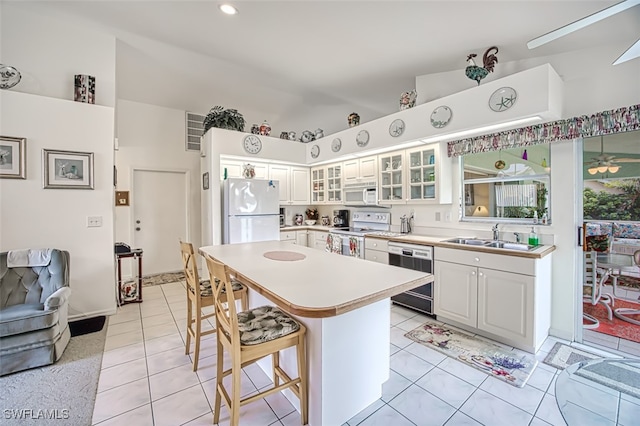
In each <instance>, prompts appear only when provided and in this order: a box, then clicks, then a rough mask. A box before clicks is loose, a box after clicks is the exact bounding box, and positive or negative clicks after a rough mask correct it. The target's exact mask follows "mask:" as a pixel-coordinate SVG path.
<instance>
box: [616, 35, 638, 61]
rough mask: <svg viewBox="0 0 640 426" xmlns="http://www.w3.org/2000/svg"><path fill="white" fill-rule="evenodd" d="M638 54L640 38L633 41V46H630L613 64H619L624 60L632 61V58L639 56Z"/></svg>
mask: <svg viewBox="0 0 640 426" xmlns="http://www.w3.org/2000/svg"><path fill="white" fill-rule="evenodd" d="M638 56H640V39H638V41H636V42H635V43H633V46H631V47H630V48H628V49H627V51H626V52H624V53H623V54H622V55H620V56H619V57H618V59H616V60H615V62H614V63H613V65H618V64H621V63H623V62H627V61H630V60H632V59H635V58H637V57H638Z"/></svg>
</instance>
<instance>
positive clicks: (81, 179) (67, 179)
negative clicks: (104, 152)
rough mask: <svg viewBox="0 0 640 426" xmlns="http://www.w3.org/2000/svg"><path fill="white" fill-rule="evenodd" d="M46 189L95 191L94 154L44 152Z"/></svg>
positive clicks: (51, 150) (44, 185)
mask: <svg viewBox="0 0 640 426" xmlns="http://www.w3.org/2000/svg"><path fill="white" fill-rule="evenodd" d="M42 165H43V170H42V179H43V182H42V183H43V188H46V189H54V188H56V189H93V152H76V151H58V150H53V149H43V150H42Z"/></svg>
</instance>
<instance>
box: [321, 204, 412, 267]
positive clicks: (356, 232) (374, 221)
mask: <svg viewBox="0 0 640 426" xmlns="http://www.w3.org/2000/svg"><path fill="white" fill-rule="evenodd" d="M390 224H391V213H389V212H376V211H361V212H354V213H353V214H352V215H351V227H350V228H347V229H331V230H330V231H329V232H330V233H331V234H333V235H336V236H339V237H340V238H341V239H342V253H341V254H342V255H344V256H354V257H358V258H360V259H364V238H365V235H367V234H384V235H388V236H392V235H400V234H396V233H393V232H389V228H390Z"/></svg>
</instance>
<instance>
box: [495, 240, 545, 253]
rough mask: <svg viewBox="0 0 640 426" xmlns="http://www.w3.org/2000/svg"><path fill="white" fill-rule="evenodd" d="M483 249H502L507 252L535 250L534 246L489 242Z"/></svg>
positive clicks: (508, 242) (507, 242)
mask: <svg viewBox="0 0 640 426" xmlns="http://www.w3.org/2000/svg"><path fill="white" fill-rule="evenodd" d="M485 247H494V248H503V249H507V250H522V251H529V250H531V249H534V248H535V246H530V245H528V244H523V243H513V242H510V241H491V242H489V243H488V244H487V245H486V246H485Z"/></svg>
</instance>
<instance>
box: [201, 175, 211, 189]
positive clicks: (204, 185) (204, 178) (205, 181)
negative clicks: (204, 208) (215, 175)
mask: <svg viewBox="0 0 640 426" xmlns="http://www.w3.org/2000/svg"><path fill="white" fill-rule="evenodd" d="M202 189H204V190H207V189H209V172H205V173H203V174H202Z"/></svg>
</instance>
